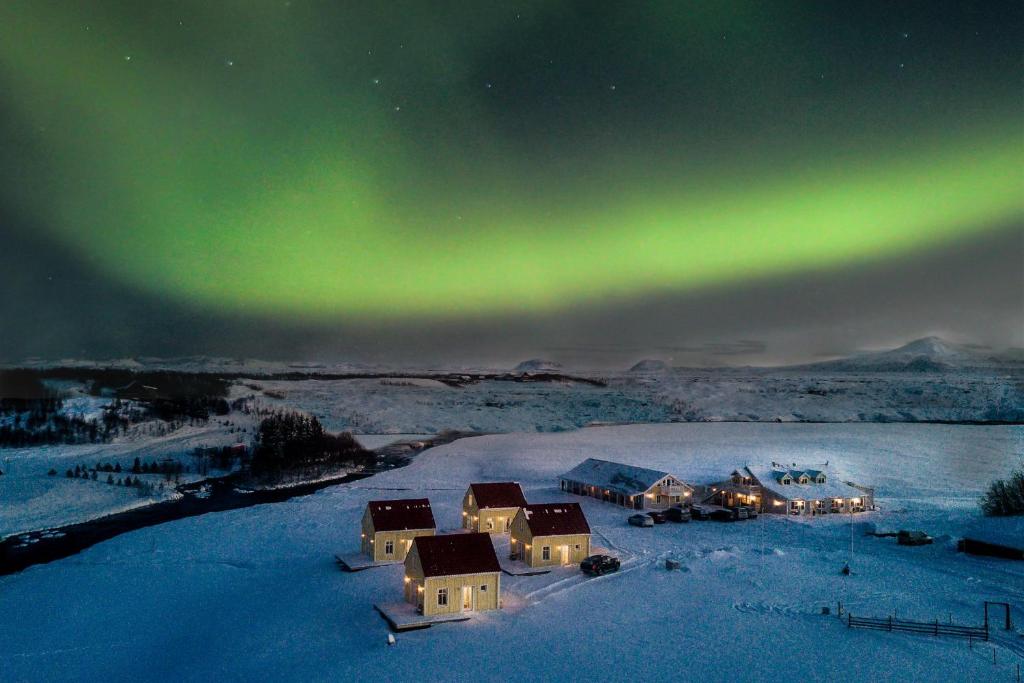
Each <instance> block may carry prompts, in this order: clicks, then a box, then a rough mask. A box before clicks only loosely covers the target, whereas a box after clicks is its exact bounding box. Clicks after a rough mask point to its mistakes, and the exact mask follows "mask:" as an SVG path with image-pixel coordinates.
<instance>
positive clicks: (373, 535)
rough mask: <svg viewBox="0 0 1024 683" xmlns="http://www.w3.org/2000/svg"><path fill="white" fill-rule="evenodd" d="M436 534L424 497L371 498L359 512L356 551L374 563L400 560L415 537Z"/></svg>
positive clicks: (431, 512) (427, 502)
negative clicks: (359, 535) (359, 531)
mask: <svg viewBox="0 0 1024 683" xmlns="http://www.w3.org/2000/svg"><path fill="white" fill-rule="evenodd" d="M435 533H437V525H436V524H435V523H434V513H433V511H432V510H431V509H430V501H429V500H427V499H426V498H408V499H404V500H371V501H370V502H369V503H367V504H366V510H365V511H364V512H363V523H362V537H361V539H360V541H361V542H360V550H361V551H362V553H363V554H364V555H367V556H368V557H369V558H370V559H371V560H373V561H374V562H401V561H402V560H404V559H405V556H406V554H408V552H409V548H410V547H411V546H412V541H413V539H414V538H416V537H418V536H433V535H434V534H435Z"/></svg>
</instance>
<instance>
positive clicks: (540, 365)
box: [512, 358, 562, 374]
mask: <svg viewBox="0 0 1024 683" xmlns="http://www.w3.org/2000/svg"><path fill="white" fill-rule="evenodd" d="M561 371H562V365H561V363H556V362H555V361H553V360H544V359H543V358H531V359H530V360H524V361H523V362H522V363H520V364H519V365H517V366H515V368H513V369H512V372H514V373H516V374H523V373H527V372H530V373H537V372H561Z"/></svg>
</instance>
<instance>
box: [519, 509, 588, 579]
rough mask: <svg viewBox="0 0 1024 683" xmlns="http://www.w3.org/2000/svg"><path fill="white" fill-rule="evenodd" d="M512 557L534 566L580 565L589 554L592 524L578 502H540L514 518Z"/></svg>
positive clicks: (523, 510)
mask: <svg viewBox="0 0 1024 683" xmlns="http://www.w3.org/2000/svg"><path fill="white" fill-rule="evenodd" d="M511 542H512V548H511V552H510V555H511V557H512V558H513V559H516V560H522V561H523V562H525V563H526V564H527V565H529V566H531V567H548V566H552V565H566V564H579V563H580V562H582V561H583V560H584V559H585V558H586V557H587V556H588V555H590V525H589V524H587V518H586V517H585V516H584V515H583V510H582V509H581V508H580V504H579V503H541V504H535V505H527V506H525V507H522V508H520V509H519V513H518V514H517V515H516V516H515V519H513V520H512V530H511Z"/></svg>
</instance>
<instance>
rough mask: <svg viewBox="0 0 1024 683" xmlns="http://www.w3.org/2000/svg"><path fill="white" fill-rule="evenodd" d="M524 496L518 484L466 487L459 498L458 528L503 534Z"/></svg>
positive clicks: (496, 483)
mask: <svg viewBox="0 0 1024 683" xmlns="http://www.w3.org/2000/svg"><path fill="white" fill-rule="evenodd" d="M524 505H526V496H524V495H523V489H522V487H520V486H519V484H518V482H514V481H499V482H490V483H484V484H470V485H469V488H468V489H467V490H466V495H464V496H463V497H462V528H463V529H470V530H472V531H483V532H486V533H489V534H505V533H508V531H509V529H510V528H511V527H512V519H513V518H514V517H515V516H516V513H517V512H519V508H521V507H523V506H524Z"/></svg>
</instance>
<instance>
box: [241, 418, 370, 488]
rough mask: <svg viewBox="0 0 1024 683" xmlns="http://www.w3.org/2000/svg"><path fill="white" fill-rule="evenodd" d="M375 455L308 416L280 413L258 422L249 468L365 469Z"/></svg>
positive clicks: (268, 470) (260, 471)
mask: <svg viewBox="0 0 1024 683" xmlns="http://www.w3.org/2000/svg"><path fill="white" fill-rule="evenodd" d="M374 461H375V457H374V454H373V453H372V452H370V451H367V450H366V449H364V448H363V447H362V446H360V445H359V442H357V441H356V440H355V439H354V438H353V437H352V435H351V434H349V433H348V432H342V433H341V434H331V433H329V432H327V431H326V430H325V429H324V428H323V425H322V424H320V421H319V420H318V419H316V418H315V417H313V416H311V415H305V414H303V413H297V412H291V411H282V412H277V413H273V414H271V415H270V416H268V417H266V418H264V419H263V420H262V421H261V422H260V426H259V430H258V432H257V434H256V442H255V445H254V448H253V453H252V461H251V463H250V468H251V470H252V472H253V473H254V474H273V473H278V472H286V471H289V470H301V469H309V468H315V469H318V470H324V469H327V468H331V467H343V466H366V465H369V464H372V463H373V462H374Z"/></svg>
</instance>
